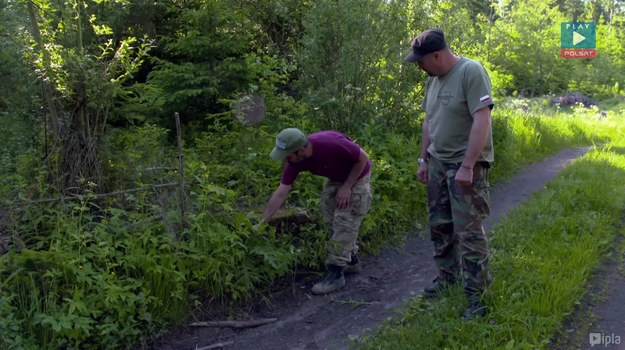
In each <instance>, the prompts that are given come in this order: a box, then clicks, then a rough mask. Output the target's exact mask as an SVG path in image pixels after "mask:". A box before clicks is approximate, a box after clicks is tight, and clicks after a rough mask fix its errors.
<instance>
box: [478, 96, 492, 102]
mask: <svg viewBox="0 0 625 350" xmlns="http://www.w3.org/2000/svg"><path fill="white" fill-rule="evenodd" d="M488 100H490V95H484V96H482V97H480V103H484V102H486V101H488Z"/></svg>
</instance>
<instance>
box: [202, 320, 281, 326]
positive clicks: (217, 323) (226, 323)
mask: <svg viewBox="0 0 625 350" xmlns="http://www.w3.org/2000/svg"><path fill="white" fill-rule="evenodd" d="M277 320H278V319H277V318H261V319H258V320H249V321H206V322H193V323H191V326H192V327H229V328H250V327H258V326H262V325H264V324H267V323H273V322H276V321H277Z"/></svg>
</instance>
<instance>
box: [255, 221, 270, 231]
mask: <svg viewBox="0 0 625 350" xmlns="http://www.w3.org/2000/svg"><path fill="white" fill-rule="evenodd" d="M266 227H267V222H266V221H265V220H261V221H260V222H258V223H256V224H254V225H253V226H252V230H254V231H256V232H258V231H263V230H264V229H265V228H266Z"/></svg>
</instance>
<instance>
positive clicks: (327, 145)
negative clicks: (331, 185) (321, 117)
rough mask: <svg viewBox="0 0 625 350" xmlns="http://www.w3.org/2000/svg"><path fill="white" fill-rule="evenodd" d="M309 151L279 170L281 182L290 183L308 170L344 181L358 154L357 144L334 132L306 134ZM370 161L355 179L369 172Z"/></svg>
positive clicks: (334, 179)
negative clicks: (297, 160) (306, 154)
mask: <svg viewBox="0 0 625 350" xmlns="http://www.w3.org/2000/svg"><path fill="white" fill-rule="evenodd" d="M307 139H308V142H310V143H312V146H313V154H312V156H311V157H310V158H307V159H304V160H303V161H301V162H299V163H293V164H292V163H288V162H287V164H286V166H285V167H284V170H283V171H282V180H281V183H282V184H284V185H292V184H293V182H295V179H296V178H297V175H298V174H299V173H301V172H302V171H310V172H311V173H313V174H315V175H319V176H325V177H327V178H329V179H330V180H333V181H340V182H345V180H347V177H348V176H349V173H350V172H351V171H352V168H353V167H354V164H356V163H357V162H358V158H359V157H360V146H358V145H357V144H356V143H355V142H354V141H352V140H351V139H350V138H349V137H347V136H345V135H343V134H341V133H340V132H337V131H320V132H317V133H314V134H311V135H309V136H308V137H307ZM370 168H371V160H369V161H368V162H367V165H366V166H365V168H364V169H363V170H362V173H360V176H359V177H358V178H359V179H360V178H362V177H363V176H365V175H367V174H368V173H369V169H370Z"/></svg>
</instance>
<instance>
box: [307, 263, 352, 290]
mask: <svg viewBox="0 0 625 350" xmlns="http://www.w3.org/2000/svg"><path fill="white" fill-rule="evenodd" d="M344 286H345V276H343V267H341V266H336V265H328V271H326V274H325V275H324V276H323V278H322V279H321V280H320V281H319V282H317V283H315V285H314V286H313V287H312V289H311V290H310V291H311V292H312V293H313V294H328V293H331V292H334V291H335V290H338V289H341V288H343V287H344Z"/></svg>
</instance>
